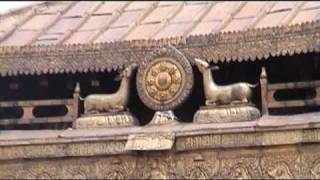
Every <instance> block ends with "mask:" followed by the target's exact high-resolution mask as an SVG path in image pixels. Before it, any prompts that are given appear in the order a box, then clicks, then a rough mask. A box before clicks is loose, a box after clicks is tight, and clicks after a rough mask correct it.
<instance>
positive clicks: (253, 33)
mask: <svg viewBox="0 0 320 180" xmlns="http://www.w3.org/2000/svg"><path fill="white" fill-rule="evenodd" d="M319 18H320V3H319V2H315V1H310V2H306V1H305V2H294V1H287V2H199V1H197V2H196V1H194V2H191V1H188V2H182V1H179V2H165V1H161V2H147V1H144V2H142V1H141V2H137V1H135V2H133V1H132V2H125V1H114V2H112V1H108V2H83V1H81V2H62V1H59V2H45V3H41V4H37V5H33V6H29V7H25V8H21V9H17V10H14V11H12V12H9V13H6V14H3V15H2V16H1V20H2V21H0V76H16V75H34V74H37V75H40V74H58V73H76V72H80V73H87V72H104V71H112V70H117V69H119V68H122V67H123V66H125V65H126V64H128V63H130V62H137V63H140V62H141V60H142V59H144V58H145V57H147V56H148V54H149V53H152V52H153V51H155V50H157V49H159V48H160V47H164V46H168V45H173V46H174V47H175V48H176V49H177V50H179V51H180V52H181V53H183V54H184V55H185V56H186V57H187V59H188V60H190V61H192V60H193V59H194V58H201V59H204V60H206V61H208V62H213V63H217V62H227V63H229V62H242V61H249V60H251V61H256V60H262V59H270V58H269V57H278V56H286V55H294V54H302V53H310V52H320V33H319V32H320V20H319ZM191 63H192V62H191Z"/></svg>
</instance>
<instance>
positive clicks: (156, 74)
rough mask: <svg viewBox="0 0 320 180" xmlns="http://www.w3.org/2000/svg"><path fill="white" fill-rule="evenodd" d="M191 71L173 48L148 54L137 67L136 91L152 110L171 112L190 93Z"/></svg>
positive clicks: (188, 64) (186, 62)
mask: <svg viewBox="0 0 320 180" xmlns="http://www.w3.org/2000/svg"><path fill="white" fill-rule="evenodd" d="M192 86H193V72H192V67H191V65H190V63H189V61H188V60H187V59H186V58H185V57H184V56H183V54H182V53H181V52H179V51H178V50H176V49H175V48H173V47H167V48H161V49H160V50H158V51H156V52H153V53H150V55H149V56H147V57H146V59H145V60H144V61H143V62H142V63H141V64H140V68H139V70H138V74H137V90H138V95H139V97H140V99H141V100H142V102H143V103H144V104H145V105H147V106H148V107H149V108H151V109H153V110H156V111H165V110H173V109H174V108H176V107H178V106H179V105H181V104H182V103H183V102H184V101H185V100H186V99H187V97H188V96H189V94H190V93H191V90H192Z"/></svg>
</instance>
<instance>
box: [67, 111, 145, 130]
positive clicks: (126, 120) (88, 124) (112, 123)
mask: <svg viewBox="0 0 320 180" xmlns="http://www.w3.org/2000/svg"><path fill="white" fill-rule="evenodd" d="M136 125H139V123H138V121H137V119H136V118H135V117H134V116H133V115H132V114H131V113H129V112H117V113H104V114H97V115H84V116H82V117H80V118H78V119H77V120H76V121H74V123H73V128H74V129H92V128H112V127H128V126H136Z"/></svg>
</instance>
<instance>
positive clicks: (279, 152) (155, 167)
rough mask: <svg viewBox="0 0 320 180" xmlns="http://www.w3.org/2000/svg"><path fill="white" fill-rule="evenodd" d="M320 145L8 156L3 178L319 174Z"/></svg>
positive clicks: (1, 166)
mask: <svg viewBox="0 0 320 180" xmlns="http://www.w3.org/2000/svg"><path fill="white" fill-rule="evenodd" d="M298 149H299V150H298ZM318 149H319V145H303V146H302V147H299V148H297V147H295V146H274V147H269V148H261V147H259V148H250V149H248V148H230V149H216V150H213V149H206V150H196V151H195V150H193V151H185V152H173V151H164V152H139V153H132V154H130V155H129V154H128V155H126V154H123V155H110V156H94V155H92V156H87V157H82V158H80V157H69V158H52V159H38V160H35V159H29V160H27V161H26V160H14V161H13V160H8V161H1V162H0V178H6V179H10V178H11V179H17V178H20V179H21V178H23V179H35V178H37V179H48V178H55V179H57V178H58V179H61V178H63V179H70V178H72V179H128V178H138V179H225V178H228V179H230V178H232V179H248V178H250V179H261V178H263V179H266V178H268V179H270V178H271V179H292V178H314V179H316V178H319V177H320V176H319V174H320V173H319V172H320V153H319V152H318Z"/></svg>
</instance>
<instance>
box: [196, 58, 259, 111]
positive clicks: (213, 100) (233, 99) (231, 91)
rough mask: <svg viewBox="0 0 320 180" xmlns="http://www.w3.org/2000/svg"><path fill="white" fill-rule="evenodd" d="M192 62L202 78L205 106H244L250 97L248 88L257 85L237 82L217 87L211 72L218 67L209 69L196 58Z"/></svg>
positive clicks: (207, 65) (205, 63)
mask: <svg viewBox="0 0 320 180" xmlns="http://www.w3.org/2000/svg"><path fill="white" fill-rule="evenodd" d="M194 62H195V64H196V66H197V67H198V69H199V71H200V72H201V73H202V76H203V86H204V94H205V97H206V105H226V104H235V103H238V104H240V103H243V104H245V103H248V102H249V101H250V99H251V95H252V92H251V89H250V88H254V87H256V86H257V84H255V85H252V84H249V83H245V82H239V83H234V84H230V85H217V84H216V83H215V82H214V78H213V76H212V72H211V70H217V69H219V67H218V66H213V67H210V66H209V64H208V63H207V62H206V61H204V60H201V59H197V58H196V59H195V61H194Z"/></svg>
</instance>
